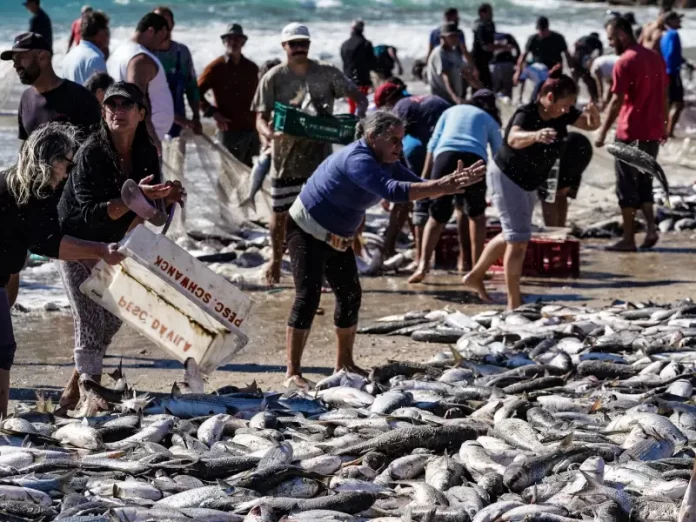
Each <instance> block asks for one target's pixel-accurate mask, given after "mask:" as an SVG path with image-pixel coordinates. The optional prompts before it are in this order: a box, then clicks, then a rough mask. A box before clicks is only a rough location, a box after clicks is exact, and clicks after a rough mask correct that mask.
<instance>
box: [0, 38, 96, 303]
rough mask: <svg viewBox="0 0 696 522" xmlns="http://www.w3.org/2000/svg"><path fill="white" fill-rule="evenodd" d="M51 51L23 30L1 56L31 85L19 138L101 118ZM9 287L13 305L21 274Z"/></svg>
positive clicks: (93, 122)
mask: <svg viewBox="0 0 696 522" xmlns="http://www.w3.org/2000/svg"><path fill="white" fill-rule="evenodd" d="M52 55H53V52H52V51H51V46H50V45H49V43H48V42H47V41H46V39H45V38H44V37H43V36H41V35H40V34H37V33H22V34H20V35H19V36H17V37H16V38H15V40H14V45H13V46H12V49H11V50H8V51H3V53H2V54H0V59H1V60H5V61H9V60H12V61H13V62H14V68H15V70H16V71H17V76H19V80H20V81H21V82H22V83H23V84H24V85H30V87H29V88H28V89H27V90H26V91H24V92H23V93H22V97H21V98H20V101H19V109H18V111H17V121H18V123H19V139H20V140H23V141H24V140H26V139H27V138H29V135H30V134H31V133H32V132H34V130H36V129H37V128H38V127H40V126H41V125H43V124H45V123H49V122H54V121H61V122H67V123H72V124H73V125H76V126H77V127H79V128H80V129H81V130H82V131H83V133H86V132H87V130H88V129H89V127H91V126H93V125H96V124H98V123H99V121H100V120H101V107H100V106H99V102H98V101H97V99H96V98H95V97H94V95H93V94H92V93H91V92H89V91H88V90H87V89H85V88H84V87H82V85H78V84H77V83H74V82H71V81H70V80H64V79H62V78H59V77H58V75H56V73H55V71H54V70H53V65H52V64H51V57H52ZM61 191H62V186H61V187H59V188H58V189H57V190H56V195H57V196H58V197H59V196H60V193H61ZM55 203H56V204H57V203H58V202H57V199H56V201H55ZM47 204H50V202H47ZM6 291H7V293H8V296H9V300H10V306H12V305H13V304H14V301H15V299H16V298H17V293H18V291H19V274H12V275H11V276H10V279H9V281H8V282H7V285H6Z"/></svg>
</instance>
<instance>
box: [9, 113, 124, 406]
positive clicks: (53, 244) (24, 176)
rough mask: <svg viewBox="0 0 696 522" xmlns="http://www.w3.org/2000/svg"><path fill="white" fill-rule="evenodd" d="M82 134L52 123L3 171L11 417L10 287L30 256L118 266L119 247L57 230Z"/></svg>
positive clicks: (36, 133)
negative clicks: (59, 192)
mask: <svg viewBox="0 0 696 522" xmlns="http://www.w3.org/2000/svg"><path fill="white" fill-rule="evenodd" d="M76 134H77V130H76V129H75V128H74V127H72V126H70V125H67V124H60V123H49V124H47V125H44V126H42V127H39V128H38V129H36V130H35V131H34V132H33V133H32V134H31V136H29V138H28V139H27V141H26V142H25V143H24V145H23V146H22V148H21V150H20V152H19V159H18V162H17V165H16V166H14V167H11V168H10V169H9V170H7V171H5V172H2V173H0V415H2V416H3V417H4V416H5V415H6V414H7V400H8V398H9V391H10V369H11V368H12V363H13V361H14V354H15V349H16V344H15V340H14V332H13V330H12V318H11V317H10V306H11V304H10V300H9V299H8V293H7V291H6V285H7V283H8V281H9V280H10V278H11V277H12V276H14V275H15V274H19V272H20V270H22V268H23V267H24V263H25V261H26V258H27V252H28V251H31V252H34V253H37V254H41V255H45V256H48V257H54V258H60V259H100V258H101V259H105V260H106V261H107V262H110V263H118V262H119V261H121V260H122V259H123V257H122V256H121V255H120V254H118V245H115V244H112V245H108V244H105V243H95V242H92V241H83V240H80V239H75V238H73V237H70V236H64V235H63V234H62V233H61V231H60V227H59V226H58V214H57V212H56V204H57V196H56V194H55V189H56V187H57V186H58V185H60V184H61V183H62V182H63V181H64V180H65V178H66V177H67V176H68V172H69V171H70V167H71V165H72V158H73V151H74V150H75V148H76V147H77V142H76Z"/></svg>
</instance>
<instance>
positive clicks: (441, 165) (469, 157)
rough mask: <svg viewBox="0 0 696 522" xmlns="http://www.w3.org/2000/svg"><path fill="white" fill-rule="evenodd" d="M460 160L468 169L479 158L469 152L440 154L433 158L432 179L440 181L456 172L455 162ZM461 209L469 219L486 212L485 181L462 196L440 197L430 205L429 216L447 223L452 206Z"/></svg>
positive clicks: (467, 189) (439, 221) (452, 209)
mask: <svg viewBox="0 0 696 522" xmlns="http://www.w3.org/2000/svg"><path fill="white" fill-rule="evenodd" d="M459 160H462V162H463V163H464V166H465V167H470V166H471V165H473V164H474V163H476V162H477V161H480V160H481V158H480V157H479V156H478V155H476V154H472V153H471V152H455V151H446V152H441V153H440V154H438V155H437V156H436V157H435V165H433V175H432V179H440V178H443V177H445V176H447V175H448V174H452V173H453V172H454V171H455V170H457V162H458V161H459ZM455 204H456V205H457V207H461V208H462V209H463V211H464V213H465V214H466V215H467V216H469V217H470V218H475V217H478V216H481V215H483V213H484V212H485V211H486V180H485V179H483V180H482V181H479V182H478V183H476V184H475V185H472V186H470V187H467V188H466V189H465V191H464V193H463V194H456V195H454V196H441V197H439V198H437V199H434V200H433V201H432V203H431V204H430V216H431V217H432V218H433V219H434V220H435V221H437V222H438V223H447V222H448V221H449V220H450V218H451V217H452V212H454V205H455Z"/></svg>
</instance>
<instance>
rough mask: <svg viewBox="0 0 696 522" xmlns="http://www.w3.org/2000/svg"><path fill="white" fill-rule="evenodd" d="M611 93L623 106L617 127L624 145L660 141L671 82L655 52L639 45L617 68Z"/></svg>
mask: <svg viewBox="0 0 696 522" xmlns="http://www.w3.org/2000/svg"><path fill="white" fill-rule="evenodd" d="M613 77H614V84H613V86H612V88H611V92H612V93H615V94H617V95H618V96H620V97H621V98H622V101H623V104H622V105H621V111H620V112H619V118H618V120H617V123H616V137H617V138H618V139H620V140H623V141H634V140H641V141H659V140H661V139H662V137H663V135H664V129H665V96H666V92H667V85H668V78H667V72H666V68H665V62H664V60H663V59H662V57H661V56H660V55H659V54H657V53H656V52H655V51H653V50H651V49H647V48H645V47H643V46H642V45H639V44H635V45H633V46H631V47H629V48H628V49H626V50H625V51H624V52H623V54H621V57H620V58H619V59H618V61H617V62H616V65H615V66H614V73H613Z"/></svg>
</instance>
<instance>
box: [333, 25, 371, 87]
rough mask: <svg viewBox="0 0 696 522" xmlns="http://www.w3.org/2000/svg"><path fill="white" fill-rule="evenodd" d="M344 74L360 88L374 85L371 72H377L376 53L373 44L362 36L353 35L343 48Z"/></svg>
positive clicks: (344, 43)
mask: <svg viewBox="0 0 696 522" xmlns="http://www.w3.org/2000/svg"><path fill="white" fill-rule="evenodd" d="M341 58H342V59H343V72H344V74H345V75H346V76H347V77H348V78H350V79H351V80H352V81H353V83H355V85H357V86H358V87H369V86H371V85H372V80H371V79H370V71H373V70H375V52H374V50H373V49H372V43H371V42H370V41H369V40H367V39H366V38H365V37H364V36H363V35H362V34H358V33H353V34H352V35H351V37H350V38H348V40H346V41H345V42H343V45H342V46H341Z"/></svg>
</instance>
